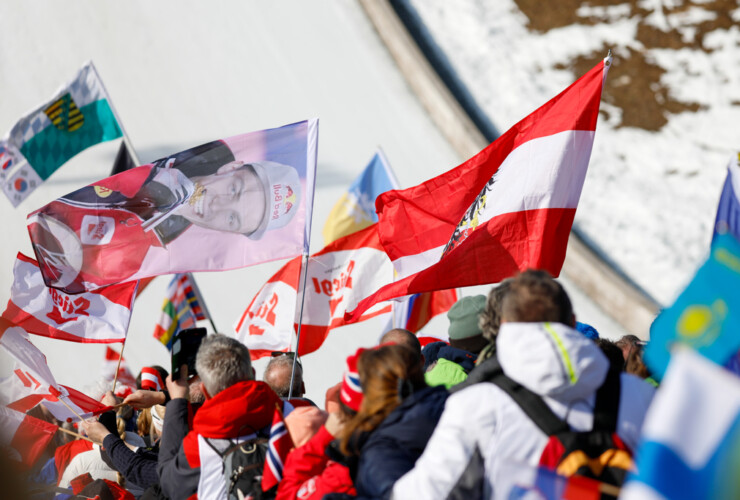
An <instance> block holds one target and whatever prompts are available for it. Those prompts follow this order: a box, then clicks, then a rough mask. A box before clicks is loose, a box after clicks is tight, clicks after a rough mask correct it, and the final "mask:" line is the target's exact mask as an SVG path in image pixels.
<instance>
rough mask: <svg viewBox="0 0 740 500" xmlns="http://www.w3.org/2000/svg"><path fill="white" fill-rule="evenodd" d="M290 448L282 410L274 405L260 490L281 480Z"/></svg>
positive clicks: (290, 444) (290, 443)
mask: <svg viewBox="0 0 740 500" xmlns="http://www.w3.org/2000/svg"><path fill="white" fill-rule="evenodd" d="M291 449H293V440H292V439H291V437H290V433H289V432H288V428H287V427H286V426H285V420H284V419H283V412H281V411H280V407H279V406H277V405H276V406H275V415H274V416H273V417H272V427H270V440H269V442H268V444H267V457H266V458H265V470H264V473H263V474H262V491H267V490H269V489H270V488H272V487H273V486H275V485H277V484H278V483H279V482H280V481H282V479H283V465H284V464H285V459H286V458H288V453H290V450H291Z"/></svg>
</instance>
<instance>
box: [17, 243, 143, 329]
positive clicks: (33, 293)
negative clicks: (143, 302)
mask: <svg viewBox="0 0 740 500" xmlns="http://www.w3.org/2000/svg"><path fill="white" fill-rule="evenodd" d="M136 286H137V282H135V281H133V282H129V283H121V284H118V285H111V286H108V287H105V288H100V289H98V290H95V291H93V292H85V293H81V294H77V295H68V294H66V293H64V292H62V291H60V290H56V289H54V288H47V287H46V285H45V284H44V280H43V277H42V276H41V271H40V270H39V266H38V263H37V262H36V261H35V260H33V259H32V258H30V257H26V256H25V255H23V254H22V253H18V256H17V258H16V261H15V266H14V267H13V286H12V288H11V291H10V300H9V301H8V306H7V308H6V309H5V312H3V317H4V318H6V319H8V320H9V321H10V322H12V323H14V324H16V325H18V326H20V327H22V328H23V329H24V330H26V331H27V332H28V333H33V334H35V335H43V336H45V337H52V338H56V339H61V340H69V341H72V342H86V343H107V342H123V341H124V339H125V338H126V331H127V330H128V325H129V320H130V319H131V309H132V307H133V302H134V298H135V297H136Z"/></svg>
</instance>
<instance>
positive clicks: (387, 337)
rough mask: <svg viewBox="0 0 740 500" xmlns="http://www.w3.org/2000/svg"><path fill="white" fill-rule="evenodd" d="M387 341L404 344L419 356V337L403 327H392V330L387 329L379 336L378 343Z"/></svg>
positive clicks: (386, 342) (387, 342)
mask: <svg viewBox="0 0 740 500" xmlns="http://www.w3.org/2000/svg"><path fill="white" fill-rule="evenodd" d="M389 343H391V344H399V345H405V346H406V347H408V348H410V349H411V350H412V351H414V352H416V353H418V354H419V356H421V343H420V342H419V337H417V336H416V334H415V333H413V332H411V331H409V330H406V329H405V328H394V329H393V330H388V331H387V332H385V333H384V334H383V336H382V337H380V342H379V344H389Z"/></svg>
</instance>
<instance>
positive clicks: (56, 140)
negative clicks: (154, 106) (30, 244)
mask: <svg viewBox="0 0 740 500" xmlns="http://www.w3.org/2000/svg"><path fill="white" fill-rule="evenodd" d="M109 101H110V99H109V97H108V95H107V93H106V92H105V87H103V83H102V82H101V81H100V77H99V76H98V73H97V71H96V70H95V66H93V64H92V62H88V63H87V64H85V65H84V66H83V67H82V68H81V69H80V71H79V72H78V73H77V75H76V76H75V77H74V79H72V81H70V82H69V83H68V84H66V85H64V86H63V87H62V88H61V89H59V90H58V91H57V93H56V94H54V97H53V98H52V99H51V100H49V101H48V102H46V103H44V104H42V105H41V106H39V107H38V108H36V109H34V110H33V111H32V112H30V113H28V114H27V115H26V116H24V117H23V118H21V119H20V120H18V122H17V123H16V124H15V125H14V126H13V128H12V129H10V132H8V134H7V135H6V136H5V137H4V138H3V139H2V140H0V185H2V189H3V192H5V195H6V196H7V197H8V199H9V200H10V202H11V203H12V204H13V206H14V207H16V206H18V204H19V203H20V202H22V201H23V200H24V199H26V197H27V196H28V195H29V194H31V192H32V191H33V190H34V189H36V188H37V187H38V186H39V185H40V184H41V183H42V182H43V181H45V180H46V179H47V178H49V176H50V175H51V174H52V173H54V171H56V169H58V168H59V167H61V166H62V165H64V163H65V162H67V160H69V159H71V158H72V157H73V156H75V155H76V154H77V153H79V152H81V151H82V150H84V149H86V148H89V147H90V146H93V145H95V144H98V143H100V142H105V141H110V140H112V139H116V138H118V137H121V135H122V132H121V128H120V127H119V125H118V122H117V121H116V118H115V115H114V113H113V110H112V108H111V106H110V103H109Z"/></svg>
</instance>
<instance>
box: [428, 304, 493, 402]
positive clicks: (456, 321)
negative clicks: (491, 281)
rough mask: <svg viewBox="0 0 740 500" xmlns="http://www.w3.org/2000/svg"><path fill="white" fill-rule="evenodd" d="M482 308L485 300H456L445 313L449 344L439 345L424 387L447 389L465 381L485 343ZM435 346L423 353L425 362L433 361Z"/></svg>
mask: <svg viewBox="0 0 740 500" xmlns="http://www.w3.org/2000/svg"><path fill="white" fill-rule="evenodd" d="M485 306H486V297H485V296H484V295H475V296H472V297H463V298H462V299H460V300H458V301H457V302H455V304H453V306H452V307H451V308H450V310H449V311H448V312H447V318H448V319H449V320H450V326H449V329H448V330H447V333H448V335H449V337H450V345H447V346H441V347H440V348H439V350H437V351H436V363H435V364H434V366H433V367H432V368H431V369H430V370H429V371H428V372H427V373H426V374H425V378H426V381H427V384H429V385H432V386H436V385H443V386H445V387H446V388H448V389H449V388H450V387H452V386H454V385H457V384H459V383H460V382H462V381H464V380H465V379H466V378H468V374H469V373H470V371H471V370H472V369H473V368H474V367H475V360H476V359H477V358H478V354H479V353H480V352H481V350H483V348H484V347H485V346H486V344H487V343H488V341H487V340H486V339H485V338H484V337H483V332H482V331H481V327H480V324H479V323H480V315H481V313H482V312H483V309H484V308H485ZM434 344H437V343H436V342H435V343H434ZM434 344H430V345H428V346H427V347H426V350H425V351H424V352H425V356H426V362H427V363H434V361H435V359H430V358H433V354H432V353H434V351H435V347H436V346H434ZM430 346H432V347H430ZM427 353H429V356H427Z"/></svg>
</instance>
